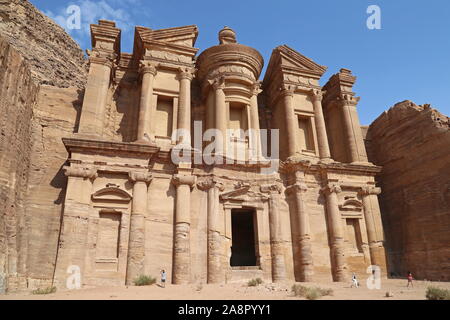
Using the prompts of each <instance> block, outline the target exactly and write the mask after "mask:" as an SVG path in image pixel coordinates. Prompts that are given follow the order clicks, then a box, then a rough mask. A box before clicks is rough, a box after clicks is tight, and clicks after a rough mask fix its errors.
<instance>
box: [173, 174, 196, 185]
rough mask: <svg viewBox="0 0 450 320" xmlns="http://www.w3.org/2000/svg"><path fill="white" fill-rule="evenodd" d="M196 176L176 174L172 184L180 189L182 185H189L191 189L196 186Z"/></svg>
mask: <svg viewBox="0 0 450 320" xmlns="http://www.w3.org/2000/svg"><path fill="white" fill-rule="evenodd" d="M196 178H197V177H196V176H188V175H182V174H176V175H174V176H173V178H172V183H173V184H174V185H175V186H176V187H178V186H181V185H188V186H189V187H192V186H193V185H194V184H195V181H196V180H197V179H196Z"/></svg>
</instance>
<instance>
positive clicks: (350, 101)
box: [337, 94, 361, 106]
mask: <svg viewBox="0 0 450 320" xmlns="http://www.w3.org/2000/svg"><path fill="white" fill-rule="evenodd" d="M360 99H361V98H360V97H354V96H352V95H350V94H341V95H339V97H337V101H338V103H340V104H341V105H342V106H356V105H357V104H358V102H359V100H360Z"/></svg>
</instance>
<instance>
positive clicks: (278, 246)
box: [260, 184, 286, 282]
mask: <svg viewBox="0 0 450 320" xmlns="http://www.w3.org/2000/svg"><path fill="white" fill-rule="evenodd" d="M260 190H261V192H263V193H268V194H269V195H270V198H269V229H270V249H271V253H272V279H273V282H279V281H284V280H285V279H286V262H285V257H284V242H283V235H282V228H281V221H280V219H281V217H280V194H281V191H282V189H281V186H280V185H278V184H267V185H262V186H261V188H260Z"/></svg>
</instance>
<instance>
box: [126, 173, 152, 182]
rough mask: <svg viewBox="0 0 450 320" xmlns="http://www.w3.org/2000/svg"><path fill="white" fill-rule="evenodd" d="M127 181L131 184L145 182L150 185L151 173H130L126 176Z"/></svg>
mask: <svg viewBox="0 0 450 320" xmlns="http://www.w3.org/2000/svg"><path fill="white" fill-rule="evenodd" d="M128 177H129V179H130V180H131V181H132V182H145V183H147V184H148V183H150V182H151V181H152V179H153V176H152V174H151V172H139V171H131V172H130V173H129V174H128Z"/></svg>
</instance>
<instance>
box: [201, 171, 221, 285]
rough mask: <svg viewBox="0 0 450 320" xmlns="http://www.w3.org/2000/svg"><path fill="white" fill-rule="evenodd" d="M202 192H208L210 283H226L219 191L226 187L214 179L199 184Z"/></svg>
mask: <svg viewBox="0 0 450 320" xmlns="http://www.w3.org/2000/svg"><path fill="white" fill-rule="evenodd" d="M198 187H199V189H201V190H206V191H207V192H208V221H207V224H208V252H207V254H208V274H207V282H208V283H223V282H225V274H226V269H225V265H223V260H224V254H225V253H224V251H223V249H224V243H223V241H222V236H221V235H220V222H219V220H218V219H219V218H220V214H219V205H220V202H219V191H223V189H224V187H223V185H222V184H221V183H219V182H217V181H215V180H214V179H213V178H210V179H207V180H204V181H201V182H199V183H198Z"/></svg>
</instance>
